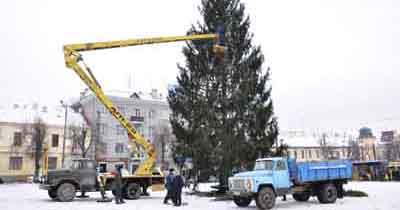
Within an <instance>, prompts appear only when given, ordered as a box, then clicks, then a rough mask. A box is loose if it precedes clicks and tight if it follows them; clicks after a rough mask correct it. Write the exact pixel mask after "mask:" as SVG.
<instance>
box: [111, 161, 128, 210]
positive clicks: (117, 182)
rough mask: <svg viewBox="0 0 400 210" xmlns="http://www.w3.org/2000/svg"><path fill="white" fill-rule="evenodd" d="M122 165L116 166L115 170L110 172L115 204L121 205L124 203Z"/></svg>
mask: <svg viewBox="0 0 400 210" xmlns="http://www.w3.org/2000/svg"><path fill="white" fill-rule="evenodd" d="M121 169H122V165H116V166H115V170H114V171H113V172H112V174H113V175H114V190H115V203H116V204H123V203H125V202H124V200H123V199H122V174H121Z"/></svg>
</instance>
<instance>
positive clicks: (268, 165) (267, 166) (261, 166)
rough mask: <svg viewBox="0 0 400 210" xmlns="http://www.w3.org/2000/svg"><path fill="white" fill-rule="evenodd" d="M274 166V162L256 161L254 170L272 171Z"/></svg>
mask: <svg viewBox="0 0 400 210" xmlns="http://www.w3.org/2000/svg"><path fill="white" fill-rule="evenodd" d="M272 166H273V164H272V160H260V161H256V164H255V165H254V170H255V171H259V170H272Z"/></svg>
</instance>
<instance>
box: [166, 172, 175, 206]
mask: <svg viewBox="0 0 400 210" xmlns="http://www.w3.org/2000/svg"><path fill="white" fill-rule="evenodd" d="M174 178H175V175H174V169H173V168H171V169H169V173H168V176H167V178H166V183H165V188H167V195H165V198H164V204H168V200H170V199H171V200H172V201H174V200H175V199H174V195H173V192H172V188H173V186H172V184H173V182H174Z"/></svg>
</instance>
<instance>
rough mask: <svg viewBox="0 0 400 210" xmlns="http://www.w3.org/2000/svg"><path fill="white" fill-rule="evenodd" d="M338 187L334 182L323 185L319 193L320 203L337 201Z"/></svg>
mask: <svg viewBox="0 0 400 210" xmlns="http://www.w3.org/2000/svg"><path fill="white" fill-rule="evenodd" d="M337 193H338V192H337V189H336V187H335V185H333V184H324V185H321V187H320V189H319V192H318V194H317V197H318V201H319V202H320V203H335V201H336V199H337Z"/></svg>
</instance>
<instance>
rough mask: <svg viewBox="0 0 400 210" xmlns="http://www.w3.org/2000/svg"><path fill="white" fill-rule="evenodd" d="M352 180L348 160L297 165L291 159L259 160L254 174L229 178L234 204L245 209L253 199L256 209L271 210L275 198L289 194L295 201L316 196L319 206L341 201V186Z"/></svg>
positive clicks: (240, 174)
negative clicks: (338, 199) (339, 199)
mask: <svg viewBox="0 0 400 210" xmlns="http://www.w3.org/2000/svg"><path fill="white" fill-rule="evenodd" d="M351 177H352V163H351V161H348V160H335V161H321V162H302V163H300V162H296V161H295V160H294V159H291V158H282V157H275V158H264V159H258V160H257V161H256V163H255V166H254V170H253V171H247V172H242V173H237V174H235V175H234V176H233V177H230V178H229V191H230V193H232V195H233V201H234V203H235V204H236V205H237V206H239V207H246V206H248V205H249V204H250V202H251V201H252V200H253V198H254V200H255V201H256V205H257V207H258V208H259V209H262V210H264V209H272V208H273V207H274V205H275V199H276V197H277V196H284V195H285V196H286V195H288V194H291V195H292V196H293V198H294V199H295V200H296V201H299V202H305V201H308V199H309V198H310V196H317V198H318V200H319V202H320V203H334V202H335V201H336V199H337V198H343V196H344V190H343V184H345V183H347V181H348V180H350V179H351Z"/></svg>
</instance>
